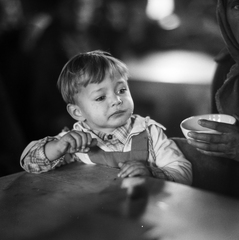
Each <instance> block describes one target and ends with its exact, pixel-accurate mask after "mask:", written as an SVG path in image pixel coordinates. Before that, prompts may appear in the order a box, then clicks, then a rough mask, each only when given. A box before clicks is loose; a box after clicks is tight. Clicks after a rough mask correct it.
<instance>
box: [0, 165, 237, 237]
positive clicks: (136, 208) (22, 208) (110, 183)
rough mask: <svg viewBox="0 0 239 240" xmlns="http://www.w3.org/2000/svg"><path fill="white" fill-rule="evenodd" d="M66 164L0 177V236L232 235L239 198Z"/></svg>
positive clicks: (151, 179) (235, 224) (108, 170)
mask: <svg viewBox="0 0 239 240" xmlns="http://www.w3.org/2000/svg"><path fill="white" fill-rule="evenodd" d="M117 173H118V170H117V169H114V168H107V167H103V166H99V165H98V166H89V165H84V164H80V163H73V164H70V165H67V166H62V167H60V168H58V169H57V170H54V171H51V172H48V173H44V174H39V175H34V174H29V173H26V172H20V173H17V174H13V175H9V176H6V177H2V178H0V239H1V240H5V239H6V240H32V239H34V240H38V239H39V240H40V239H41V240H48V239H52V240H54V239H57V240H63V239H64V240H71V239H74V240H76V239H80V240H85V239H86V240H91V239H94V240H101V239H102V240H118V239H119V240H141V239H154V240H155V239H160V240H169V239H170V240H172V239H177V240H214V239H215V240H237V239H239V201H238V200H236V199H233V198H226V197H224V196H220V195H217V194H214V193H210V192H205V191H201V190H197V189H194V188H191V187H188V186H184V185H181V184H176V183H170V182H165V181H161V180H157V179H153V178H146V179H143V178H142V179H140V178H131V179H130V178H128V179H123V180H122V179H119V178H117Z"/></svg>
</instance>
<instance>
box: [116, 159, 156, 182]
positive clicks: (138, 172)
mask: <svg viewBox="0 0 239 240" xmlns="http://www.w3.org/2000/svg"><path fill="white" fill-rule="evenodd" d="M119 167H120V168H121V171H120V172H119V174H118V177H121V178H126V177H135V176H152V174H151V172H150V170H149V168H148V167H147V163H146V162H145V161H126V162H124V163H119Z"/></svg>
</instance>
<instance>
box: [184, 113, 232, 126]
mask: <svg viewBox="0 0 239 240" xmlns="http://www.w3.org/2000/svg"><path fill="white" fill-rule="evenodd" d="M210 115H216V116H218V115H220V116H227V117H230V118H231V119H232V120H233V122H232V123H230V124H232V125H233V124H235V123H236V118H235V117H233V116H232V115H229V114H224V113H208V114H199V115H194V116H191V117H188V118H185V119H184V120H182V121H181V123H180V127H181V128H182V129H186V130H191V129H189V128H185V127H183V126H182V125H183V123H185V122H186V121H187V120H190V119H192V118H195V117H202V118H203V116H210ZM199 119H201V118H199ZM199 119H198V120H199Z"/></svg>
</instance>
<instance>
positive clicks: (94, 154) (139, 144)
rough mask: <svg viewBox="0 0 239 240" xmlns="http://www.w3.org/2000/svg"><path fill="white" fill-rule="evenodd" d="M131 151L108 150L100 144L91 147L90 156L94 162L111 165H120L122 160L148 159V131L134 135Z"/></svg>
mask: <svg viewBox="0 0 239 240" xmlns="http://www.w3.org/2000/svg"><path fill="white" fill-rule="evenodd" d="M131 144H132V145H131V151H128V152H116V151H114V152H106V151H104V150H102V149H101V148H99V147H98V146H96V147H93V148H91V150H90V151H89V152H88V156H89V158H90V160H91V161H92V162H93V163H96V164H103V165H106V166H109V167H118V164H119V163H120V162H125V161H129V160H136V161H147V159H148V134H147V132H146V131H143V132H141V133H139V134H138V135H136V136H133V137H132V143H131Z"/></svg>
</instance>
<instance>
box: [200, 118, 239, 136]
mask: <svg viewBox="0 0 239 240" xmlns="http://www.w3.org/2000/svg"><path fill="white" fill-rule="evenodd" d="M198 124H199V125H201V126H202V127H206V128H210V129H213V130H216V131H218V132H221V133H228V132H235V131H236V130H237V127H236V125H232V124H228V123H222V122H216V121H209V120H205V119H200V120H199V121H198Z"/></svg>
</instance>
